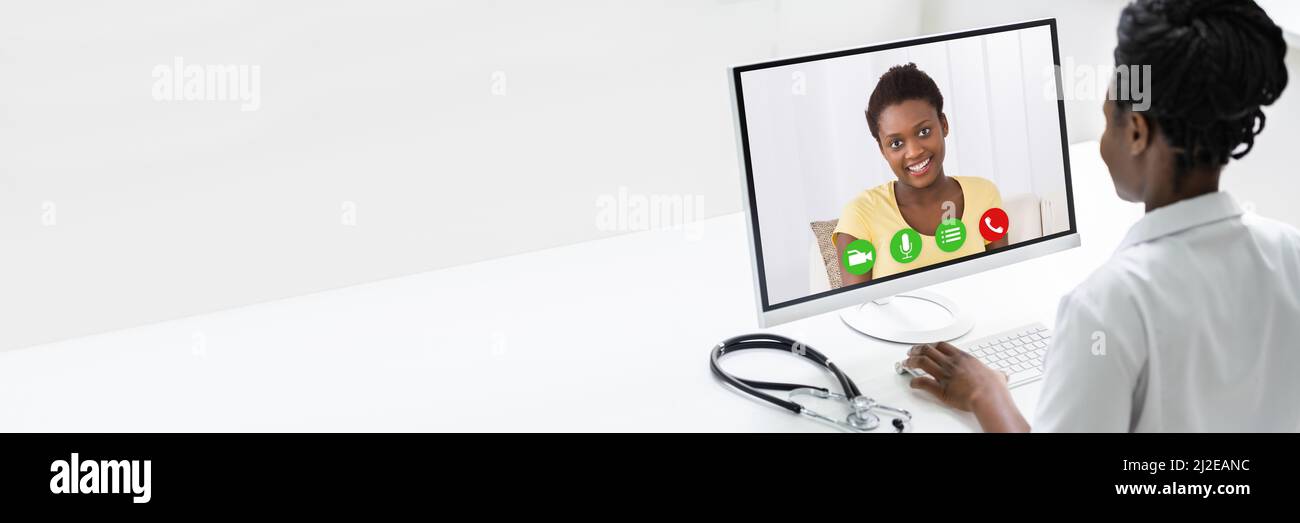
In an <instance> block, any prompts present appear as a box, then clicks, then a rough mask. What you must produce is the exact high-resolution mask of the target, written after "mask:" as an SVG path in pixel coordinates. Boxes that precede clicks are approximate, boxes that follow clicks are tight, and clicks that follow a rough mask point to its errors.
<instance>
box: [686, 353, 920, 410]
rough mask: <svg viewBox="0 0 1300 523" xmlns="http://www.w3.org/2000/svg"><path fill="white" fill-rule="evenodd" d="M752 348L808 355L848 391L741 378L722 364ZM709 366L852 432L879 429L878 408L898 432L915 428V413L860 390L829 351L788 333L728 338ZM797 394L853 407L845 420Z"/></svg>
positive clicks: (748, 389)
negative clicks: (804, 401) (818, 409)
mask: <svg viewBox="0 0 1300 523" xmlns="http://www.w3.org/2000/svg"><path fill="white" fill-rule="evenodd" d="M751 349H772V350H779V351H783V352H789V353H791V354H794V355H796V356H802V357H803V358H804V359H806V360H808V361H811V362H813V363H816V364H817V365H818V366H820V367H822V368H825V369H826V370H828V371H830V373H831V375H833V376H835V380H836V381H838V382H839V383H840V388H841V389H842V390H843V391H844V393H842V394H841V393H838V392H834V391H831V390H830V389H824V388H821V387H810V386H808V385H799V384H794V383H773V382H767V381H756V380H747V379H744V378H737V377H735V376H732V375H731V374H727V372H726V371H724V370H722V367H721V366H719V365H718V360H720V359H722V357H723V356H726V355H727V354H731V353H733V352H739V351H742V350H751ZM709 368H711V369H713V374H714V375H715V376H717V377H718V379H721V380H722V381H723V382H725V383H726V384H728V385H731V386H732V387H733V388H735V389H736V390H738V391H740V392H743V393H745V394H749V395H751V396H753V397H755V398H758V399H760V400H763V401H766V402H768V403H771V404H773V405H776V406H778V407H781V408H783V409H786V410H788V411H790V412H793V413H795V414H801V415H804V416H808V417H810V418H813V419H816V420H818V421H822V422H825V423H830V424H832V425H834V426H836V427H839V428H841V429H844V430H848V431H852V432H868V431H872V430H875V429H876V427H879V426H880V416H878V415H876V412H880V413H883V414H887V415H889V416H891V417H893V418H894V419H893V421H892V422H891V424H892V425H893V426H894V431H895V432H908V431H910V430H911V423H910V422H911V420H912V414H911V413H909V412H907V411H906V410H903V409H896V408H894V407H890V406H886V405H881V404H880V403H878V402H876V400H875V399H873V398H870V397H868V396H864V395H862V392H861V391H859V390H858V386H857V384H855V383H853V380H851V379H849V377H848V376H846V375H845V374H844V372H843V371H841V370H840V368H839V367H838V366H836V365H835V363H834V362H832V361H831V360H830V358H827V357H826V355H824V354H822V353H820V352H817V350H815V349H813V348H812V347H809V346H807V345H804V344H802V343H799V342H797V341H794V340H792V339H790V338H787V337H785V336H781V335H777V334H742V335H740V336H736V337H734V338H731V339H728V340H726V341H724V342H722V343H719V344H717V345H716V346H714V347H713V353H712V355H710V357H709ZM760 389H765V390H783V391H789V396H788V397H789V399H781V398H778V397H776V396H773V395H771V394H768V393H766V392H763V390H760ZM797 396H812V397H814V398H820V399H830V400H833V401H838V402H840V403H844V404H845V405H848V406H849V408H850V409H851V410H852V412H850V413H849V414H848V416H846V417H845V418H844V420H842V421H841V420H837V419H833V418H831V417H829V416H826V415H823V414H819V413H817V412H816V411H814V410H812V409H809V408H808V407H804V406H803V405H800V404H798V403H796V402H795V401H794V399H795V397H797Z"/></svg>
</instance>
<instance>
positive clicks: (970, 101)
mask: <svg viewBox="0 0 1300 523" xmlns="http://www.w3.org/2000/svg"><path fill="white" fill-rule="evenodd" d="M1055 44H1056V34H1055V22H1054V21H1053V20H1043V21H1036V22H1025V23H1022V24H1015V25H1009V26H1003V27H997V28H990V29H981V30H974V31H967V32H962V33H953V34H948V35H939V36H931V37H925V38H919V39H914V40H909V41H903V42H893V43H888V44H881V45H876V46H871V47H866V48H862V49H853V50H846V51H839V52H833V53H825V54H820V55H815V56H808V57H802V58H792V59H787V60H780V61H775V62H769V63H762V64H755V65H749V66H742V67H736V68H734V69H733V70H732V74H733V78H732V81H733V83H734V86H735V87H734V89H735V95H736V99H737V100H736V102H737V105H736V110H737V117H738V125H739V132H740V139H741V151H742V156H743V158H742V160H743V161H744V168H745V183H747V184H748V190H749V192H748V194H749V197H750V199H749V202H748V203H749V211H750V215H749V216H748V217H747V218H748V219H749V220H751V224H750V225H751V232H752V233H753V238H752V240H753V243H754V253H755V256H756V258H757V260H756V261H757V264H756V267H757V269H758V273H757V274H758V283H759V288H760V298H761V300H762V304H761V305H762V308H763V310H764V311H767V310H772V309H776V308H780V307H783V306H788V305H791V304H796V303H800V302H803V301H808V300H812V299H816V298H818V297H821V296H828V295H831V294H836V293H840V292H846V291H849V290H852V289H855V288H861V287H864V286H871V285H874V284H878V283H881V282H885V281H890V280H897V279H900V278H908V277H909V276H913V275H917V274H920V273H923V272H925V271H929V270H933V269H935V268H937V267H944V266H949V265H954V264H958V263H962V262H965V261H968V260H971V259H975V258H978V257H983V256H988V255H990V254H994V253H997V252H999V251H1003V250H1012V249H1017V248H1020V247H1023V246H1026V245H1030V244H1033V243H1035V242H1039V241H1043V240H1046V239H1049V238H1052V237H1054V236H1060V235H1066V234H1071V233H1074V232H1075V228H1074V213H1073V203H1072V199H1071V194H1070V182H1069V170H1068V157H1067V149H1066V148H1067V144H1068V142H1067V140H1066V135H1065V126H1064V121H1065V117H1064V104H1063V102H1062V100H1061V96H1060V94H1059V93H1060V87H1059V83H1060V82H1059V70H1058V69H1057V68H1058V67H1059V58H1058V56H1057V50H1056V45H1055Z"/></svg>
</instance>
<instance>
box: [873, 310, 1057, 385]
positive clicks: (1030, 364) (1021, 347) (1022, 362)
mask: <svg viewBox="0 0 1300 523" xmlns="http://www.w3.org/2000/svg"><path fill="white" fill-rule="evenodd" d="M1051 341H1052V331H1050V330H1048V329H1047V328H1046V327H1043V324H1041V323H1033V324H1030V325H1026V326H1023V327H1018V328H1015V329H1012V330H1009V331H1004V332H999V333H997V334H994V335H992V336H988V337H984V338H980V339H978V340H973V341H969V342H965V343H962V344H961V345H959V346H957V348H959V349H961V350H964V351H966V352H967V353H969V354H971V355H972V356H975V357H976V358H978V359H979V360H980V361H981V362H983V363H984V364H985V365H988V366H989V367H990V368H992V369H994V370H1000V371H1002V372H1005V373H1006V374H1007V386H1008V387H1016V386H1019V385H1024V384H1026V383H1029V382H1031V381H1035V380H1038V379H1040V378H1042V377H1043V356H1044V355H1045V354H1047V346H1048V345H1049V344H1050V343H1051ZM954 345H956V344H954ZM894 369H895V370H897V371H898V373H899V374H911V375H913V376H925V375H926V373H925V371H923V370H921V369H907V368H903V362H901V361H900V362H898V363H897V364H895V365H894Z"/></svg>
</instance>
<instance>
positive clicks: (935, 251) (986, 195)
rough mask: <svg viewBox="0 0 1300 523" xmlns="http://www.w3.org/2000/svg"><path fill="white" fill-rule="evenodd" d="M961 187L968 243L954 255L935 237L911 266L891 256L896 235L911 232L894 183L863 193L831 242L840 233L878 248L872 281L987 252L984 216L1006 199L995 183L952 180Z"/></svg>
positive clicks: (964, 178)
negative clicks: (983, 227)
mask: <svg viewBox="0 0 1300 523" xmlns="http://www.w3.org/2000/svg"><path fill="white" fill-rule="evenodd" d="M951 178H952V179H954V180H957V183H958V184H960V185H961V191H962V197H963V199H964V200H965V207H964V208H963V209H962V216H961V221H962V223H964V224H965V225H966V240H965V242H964V243H962V245H961V247H960V248H958V249H957V250H955V251H953V252H944V251H942V250H940V249H939V245H938V244H937V243H935V241H934V236H926V235H924V234H922V235H921V252H920V254H918V255H917V256H916V258H914V259H913V260H911V261H909V262H908V263H899V262H898V261H896V260H894V257H893V256H891V255H890V250H889V245H890V242H891V241H892V240H893V238H894V233H896V232H898V231H900V230H903V229H907V228H910V227H911V226H909V225H908V224H907V221H906V220H904V219H903V213H902V212H899V210H898V200H897V199H896V198H895V197H894V182H892V181H891V182H887V183H884V184H882V185H879V186H876V187H873V188H871V189H867V190H865V191H862V194H859V195H858V196H857V197H856V198H854V199H853V201H850V202H849V204H848V205H846V206H844V213H843V214H842V215H840V222H839V225H836V226H835V232H834V233H831V241H832V242H834V241H835V238H836V236H837V235H838V234H840V233H846V234H851V235H853V237H855V238H858V239H861V240H867V241H869V242H871V245H872V246H873V247H875V248H876V256H875V264H874V265H873V266H872V268H871V277H872V278H873V279H874V278H882V277H885V276H889V275H891V274H897V273H900V272H905V271H910V270H912V269H918V268H921V267H925V266H927V265H932V264H935V263H940V262H944V261H948V260H953V259H957V258H961V257H963V256H968V255H971V254H977V253H981V252H984V246H985V245H986V244H988V243H989V242H987V241H984V238H983V237H981V236H980V227H979V221H980V216H983V215H984V211H987V210H989V209H991V208H994V207H1002V195H1001V194H999V193H998V187H997V186H996V185H993V182H991V181H988V180H986V179H984V178H976V177H973V176H952V177H951Z"/></svg>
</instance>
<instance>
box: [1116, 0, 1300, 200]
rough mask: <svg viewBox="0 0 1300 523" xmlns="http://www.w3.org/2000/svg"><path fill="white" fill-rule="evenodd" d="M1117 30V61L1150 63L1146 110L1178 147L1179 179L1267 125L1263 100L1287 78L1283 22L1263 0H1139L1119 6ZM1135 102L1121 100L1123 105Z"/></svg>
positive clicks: (1233, 153)
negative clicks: (1259, 0) (1274, 17)
mask: <svg viewBox="0 0 1300 523" xmlns="http://www.w3.org/2000/svg"><path fill="white" fill-rule="evenodd" d="M1117 33H1118V37H1119V39H1118V44H1117V45H1116V46H1115V64H1116V65H1130V66H1139V67H1140V66H1143V65H1150V66H1151V69H1150V76H1151V83H1150V89H1149V90H1148V92H1147V93H1146V94H1145V95H1146V96H1147V99H1148V100H1150V102H1151V105H1150V108H1149V109H1148V110H1147V111H1146V112H1145V113H1144V114H1146V116H1147V117H1148V119H1149V120H1148V121H1151V122H1152V123H1154V125H1155V126H1156V127H1157V128H1159V129H1161V130H1162V131H1163V134H1164V136H1165V138H1166V140H1167V141H1168V142H1169V145H1170V146H1171V147H1173V148H1174V150H1175V151H1176V152H1177V156H1176V158H1175V171H1174V172H1175V181H1177V180H1178V179H1180V178H1181V177H1182V176H1184V175H1185V174H1186V173H1187V171H1188V170H1189V169H1191V168H1193V167H1201V166H1221V165H1224V164H1226V163H1228V159H1229V158H1233V159H1240V158H1242V157H1243V156H1246V153H1248V152H1250V149H1251V148H1252V147H1253V146H1254V144H1255V135H1257V134H1259V133H1260V132H1261V131H1263V130H1264V112H1263V111H1261V110H1260V107H1262V106H1265V105H1269V104H1272V103H1273V102H1274V101H1275V100H1277V98H1278V96H1279V95H1281V94H1282V90H1283V89H1285V88H1286V82H1287V70H1286V64H1285V63H1284V61H1283V60H1284V56H1285V55H1286V47H1287V46H1286V41H1285V40H1284V39H1283V37H1282V29H1281V28H1279V27H1278V26H1277V24H1274V23H1273V20H1272V19H1270V18H1269V17H1268V15H1267V14H1265V13H1264V10H1263V9H1261V8H1260V7H1259V5H1257V4H1256V3H1255V2H1254V1H1252V0H1136V1H1134V2H1132V3H1130V4H1129V5H1128V6H1126V7H1125V8H1124V11H1123V13H1121V14H1120V18H1119V27H1118V30H1117ZM1132 106H1133V104H1132V101H1124V100H1116V107H1117V108H1119V109H1121V110H1123V111H1129V110H1132ZM1243 145H1244V146H1245V147H1244V148H1242V146H1243ZM1239 148H1241V150H1240V151H1238V149H1239Z"/></svg>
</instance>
